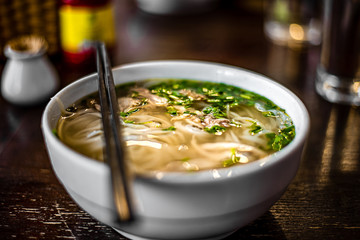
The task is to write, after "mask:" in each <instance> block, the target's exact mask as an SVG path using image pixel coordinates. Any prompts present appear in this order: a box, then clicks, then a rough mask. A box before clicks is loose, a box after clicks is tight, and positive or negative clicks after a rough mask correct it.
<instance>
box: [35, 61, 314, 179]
mask: <svg viewBox="0 0 360 240" xmlns="http://www.w3.org/2000/svg"><path fill="white" fill-rule="evenodd" d="M179 64H190V65H194V64H195V65H196V64H200V65H209V66H220V67H225V68H231V69H235V70H237V71H242V72H243V73H244V74H247V75H249V76H251V77H256V78H261V80H263V81H267V82H268V83H270V84H271V85H273V86H274V87H276V88H278V89H280V90H281V91H284V92H285V93H286V94H288V95H289V96H290V97H291V98H292V99H293V100H295V102H296V104H297V105H298V107H299V109H300V110H301V115H302V117H303V123H302V124H303V128H302V131H300V132H296V136H295V138H294V139H293V141H292V142H291V143H290V144H289V145H287V146H286V147H284V148H283V149H281V150H280V151H278V152H275V153H273V154H270V155H269V156H267V157H265V158H262V159H258V160H255V161H253V162H250V163H247V164H244V165H235V166H231V167H227V168H221V169H210V170H201V171H198V172H158V173H156V174H155V176H143V175H141V176H136V177H137V178H139V179H146V180H148V181H157V182H163V183H171V184H186V183H191V184H193V183H195V182H196V183H205V182H213V181H224V180H228V179H231V178H233V177H236V176H239V175H241V176H245V175H248V174H252V173H254V172H256V171H260V170H263V169H265V168H269V167H271V166H273V165H274V164H279V163H280V162H282V161H285V159H287V158H288V157H289V156H290V155H291V154H292V152H293V151H296V150H297V149H301V148H302V147H303V146H304V144H305V141H306V139H307V136H308V134H309V130H310V117H309V113H308V111H307V109H306V107H305V105H304V104H303V102H302V101H301V100H300V99H299V98H298V97H297V96H296V95H295V94H294V93H293V92H292V91H291V90H289V89H288V88H286V87H284V86H283V85H281V84H280V83H278V82H276V81H274V80H272V79H270V78H268V77H266V76H264V75H262V74H259V73H256V72H253V71H250V70H247V69H244V68H241V67H237V66H232V65H227V64H223V63H217V62H210V61H198V60H150V61H141V62H134V63H127V64H123V65H119V66H116V67H114V68H113V71H121V69H130V68H139V67H142V66H146V67H149V66H159V65H179ZM96 75H97V73H92V74H89V75H86V76H84V77H82V78H80V79H78V80H75V81H74V82H72V83H70V84H69V85H67V86H65V87H64V88H63V89H61V90H60V91H58V92H57V93H56V94H55V95H54V96H53V97H52V98H51V99H50V101H49V102H48V104H47V105H46V107H45V109H44V112H43V115H42V120H41V128H42V131H43V134H44V136H45V137H48V138H49V139H50V140H51V142H52V143H54V144H55V147H58V148H60V150H61V151H63V152H64V153H66V154H70V155H71V157H72V158H73V159H76V161H79V163H80V164H82V165H84V166H86V167H87V168H91V169H95V170H97V171H100V172H104V171H108V168H109V167H108V166H107V165H106V164H105V163H103V162H100V161H97V160H95V159H92V158H90V157H87V156H85V155H83V154H81V153H78V152H76V151H75V150H72V149H71V148H70V147H68V146H67V145H65V144H64V143H63V142H62V141H60V140H59V139H58V138H57V137H56V136H55V135H54V134H53V133H52V129H51V128H50V123H49V121H48V113H49V111H50V108H51V107H52V106H53V105H54V104H57V103H56V99H55V98H56V96H61V95H62V94H63V93H64V92H66V91H67V90H68V89H70V88H73V87H75V86H77V85H81V84H83V83H84V82H87V81H90V80H91V79H92V78H94V77H95V76H96ZM234 86H236V84H234ZM270 100H271V99H270ZM295 127H296V126H295Z"/></svg>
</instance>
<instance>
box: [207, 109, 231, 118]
mask: <svg viewBox="0 0 360 240" xmlns="http://www.w3.org/2000/svg"><path fill="white" fill-rule="evenodd" d="M203 113H205V114H212V115H213V116H214V117H216V118H226V113H225V112H223V111H222V109H221V108H220V107H206V108H204V109H203Z"/></svg>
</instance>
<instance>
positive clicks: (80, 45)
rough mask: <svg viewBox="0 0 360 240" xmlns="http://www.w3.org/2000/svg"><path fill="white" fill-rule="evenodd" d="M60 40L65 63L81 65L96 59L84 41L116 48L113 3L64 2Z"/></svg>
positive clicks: (93, 0)
mask: <svg viewBox="0 0 360 240" xmlns="http://www.w3.org/2000/svg"><path fill="white" fill-rule="evenodd" d="M59 18H60V40H61V47H62V50H63V54H64V57H65V60H66V61H67V62H70V63H74V64H79V63H83V62H86V61H88V60H89V59H91V58H92V56H94V50H93V49H92V48H89V47H86V44H85V45H84V42H85V41H102V42H104V43H105V45H106V46H107V48H110V49H111V48H113V47H114V45H115V26H114V15H113V3H112V1H111V0H61V5H60V8H59Z"/></svg>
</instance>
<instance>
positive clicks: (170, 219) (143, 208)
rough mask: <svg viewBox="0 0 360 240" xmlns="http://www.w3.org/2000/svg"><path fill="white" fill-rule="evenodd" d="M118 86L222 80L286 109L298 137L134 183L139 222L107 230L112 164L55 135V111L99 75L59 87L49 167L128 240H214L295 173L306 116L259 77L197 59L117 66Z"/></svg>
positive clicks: (247, 218)
mask: <svg viewBox="0 0 360 240" xmlns="http://www.w3.org/2000/svg"><path fill="white" fill-rule="evenodd" d="M113 72H114V79H115V83H116V84H119V83H125V82H129V81H137V80H142V79H147V78H188V79H197V80H206V81H214V82H223V83H227V84H231V85H234V86H238V87H242V88H245V89H247V90H250V91H254V92H256V93H258V94H261V95H263V96H265V97H267V98H269V99H271V100H272V101H273V102H275V103H276V104H277V105H279V106H280V107H282V108H284V109H285V110H286V111H287V113H288V114H289V115H290V117H291V118H292V119H293V122H294V125H295V129H296V136H295V138H294V140H293V141H292V142H291V143H290V144H289V145H288V146H286V147H285V148H284V149H282V150H281V151H279V152H277V153H275V154H272V155H270V156H269V157H267V158H264V159H261V160H257V161H254V162H251V163H248V164H245V165H241V166H234V167H229V168H226V169H217V170H209V171H201V172H197V173H164V174H159V175H158V176H156V177H154V178H151V179H144V178H136V179H135V181H134V183H133V196H134V200H135V211H136V213H135V214H136V220H135V221H134V222H133V223H130V224H117V225H112V221H111V216H112V213H113V212H114V211H115V210H114V207H113V204H112V193H111V189H110V177H109V167H108V166H107V165H105V164H104V163H101V162H98V161H96V160H93V159H90V158H88V157H86V156H84V155H81V154H79V153H77V152H75V151H73V150H72V149H70V148H69V147H67V146H66V145H64V144H63V143H62V142H61V141H60V140H59V139H58V138H57V137H56V136H55V135H54V134H53V133H52V129H53V128H55V126H56V123H57V120H58V118H59V117H60V108H59V105H58V102H57V99H58V100H61V102H62V103H63V104H64V105H65V106H68V105H70V104H72V103H73V102H75V101H76V100H78V99H79V98H81V97H83V96H85V95H87V94H89V93H92V92H95V91H97V77H96V74H93V75H90V76H86V77H84V78H82V79H80V80H78V81H76V82H74V83H72V84H70V85H68V86H67V87H65V88H64V89H62V90H61V91H60V92H58V93H57V94H56V95H55V97H53V98H52V99H51V101H50V102H49V103H48V105H47V106H46V109H45V111H44V114H43V118H42V131H43V135H44V138H45V142H46V147H47V150H48V152H49V155H50V159H51V163H52V166H53V169H54V171H55V173H56V175H57V177H58V178H59V180H60V181H61V183H62V184H63V185H64V187H65V188H66V190H67V191H68V193H69V194H70V196H71V197H72V198H73V199H74V200H75V202H76V203H77V204H78V205H79V206H80V207H81V208H83V209H84V210H85V211H87V212H88V213H89V214H91V215H92V216H93V217H95V218H96V219H98V220H99V221H101V222H103V223H105V224H110V225H111V226H112V227H113V228H115V229H116V230H117V231H119V232H120V233H121V234H123V235H124V236H127V237H130V238H131V239H211V238H212V239H218V238H222V237H225V236H227V235H229V234H231V233H232V232H234V231H236V230H237V229H239V228H240V227H242V226H244V225H246V224H248V223H249V222H251V221H253V220H254V219H256V218H257V217H259V216H261V215H262V214H263V213H265V212H266V211H267V210H268V209H269V208H270V207H271V206H272V205H273V204H274V203H275V202H276V201H277V200H278V199H279V198H280V197H281V195H282V194H283V193H284V191H285V190H286V188H287V186H288V185H289V184H290V183H291V181H292V179H293V178H294V177H295V175H296V172H297V170H298V166H299V163H300V159H301V154H302V151H303V147H304V143H305V140H306V137H307V134H308V131H309V125H310V123H309V115H308V112H307V110H306V108H305V106H304V105H303V103H302V102H301V101H300V100H299V98H297V97H296V96H295V95H294V94H293V93H292V92H291V91H289V90H288V89H286V88H285V87H283V86H281V85H280V84H278V83H276V82H274V81H272V80H270V79H268V78H266V77H264V76H261V75H259V74H256V73H253V72H249V71H247V70H243V69H240V68H237V67H232V66H227V65H222V64H217V63H208V62H197V61H149V62H140V63H134V64H127V65H123V66H120V67H118V68H115V69H114V70H113Z"/></svg>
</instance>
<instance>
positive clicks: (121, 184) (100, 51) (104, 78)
mask: <svg viewBox="0 0 360 240" xmlns="http://www.w3.org/2000/svg"><path fill="white" fill-rule="evenodd" d="M95 47H96V53H97V54H96V55H97V71H98V80H99V97H100V105H101V114H102V122H103V129H104V140H105V149H104V150H105V151H104V159H105V161H106V162H107V163H108V164H109V166H110V170H111V183H112V189H113V196H114V204H115V207H116V210H117V216H116V217H117V220H118V221H120V222H126V221H130V220H133V218H134V216H133V211H132V204H131V199H130V191H129V172H128V171H127V170H126V168H127V166H126V163H125V160H124V151H123V143H122V138H121V125H120V119H119V106H118V103H117V98H116V92H115V85H114V77H113V75H112V69H111V64H110V60H109V58H108V55H107V52H106V48H105V44H104V43H95Z"/></svg>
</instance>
